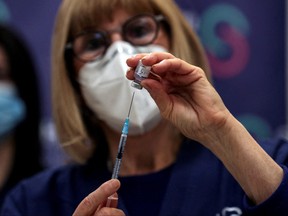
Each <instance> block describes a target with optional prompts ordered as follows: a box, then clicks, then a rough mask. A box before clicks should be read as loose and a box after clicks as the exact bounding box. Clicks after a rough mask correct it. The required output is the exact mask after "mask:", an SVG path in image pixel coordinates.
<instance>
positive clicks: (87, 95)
mask: <svg viewBox="0 0 288 216" xmlns="http://www.w3.org/2000/svg"><path fill="white" fill-rule="evenodd" d="M155 51H165V49H164V48H162V47H160V46H157V45H148V46H145V47H133V46H131V45H130V44H129V43H127V42H123V41H118V42H115V43H113V44H112V45H111V46H110V47H109V49H108V50H107V53H106V54H105V56H104V57H103V58H102V59H100V60H98V61H95V62H91V63H86V64H85V65H84V66H83V67H82V68H81V70H80V74H79V80H78V81H79V83H80V85H81V90H82V93H83V97H84V99H85V101H86V103H87V105H88V106H89V108H90V109H92V110H93V111H94V112H95V113H96V115H97V117H98V118H99V119H101V120H103V121H104V122H105V123H106V124H107V125H109V126H110V127H111V128H112V129H114V130H116V131H117V132H121V130H122V126H123V123H124V120H125V118H126V117H127V115H128V109H129V105H130V102H131V97H132V94H133V92H134V91H136V93H135V97H134V101H133V105H132V109H131V112H130V127H129V134H131V135H137V134H143V133H145V132H146V131H148V130H150V129H152V128H153V127H154V126H156V124H157V123H159V121H160V119H161V116H160V112H159V109H158V107H157V106H156V104H155V102H154V100H153V99H152V98H151V97H150V95H149V93H148V92H147V91H146V90H145V89H143V90H141V91H139V90H135V88H133V87H131V81H130V80H128V79H127V78H126V71H127V69H128V66H127V65H126V60H127V58H128V57H130V56H131V55H134V54H136V53H142V52H143V53H150V52H155Z"/></svg>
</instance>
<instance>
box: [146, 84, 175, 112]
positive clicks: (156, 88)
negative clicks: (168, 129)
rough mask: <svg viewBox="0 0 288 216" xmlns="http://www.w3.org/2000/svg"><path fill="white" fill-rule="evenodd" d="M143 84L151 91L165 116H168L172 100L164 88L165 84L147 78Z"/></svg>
mask: <svg viewBox="0 0 288 216" xmlns="http://www.w3.org/2000/svg"><path fill="white" fill-rule="evenodd" d="M141 85H142V86H143V87H144V88H145V89H146V90H147V91H148V92H149V94H150V95H151V97H152V98H153V99H154V101H155V103H156V104H157V106H158V108H159V110H160V113H161V114H162V116H163V117H164V118H168V116H169V113H170V112H171V110H172V106H173V104H172V102H171V100H170V98H169V95H168V94H167V93H166V92H165V90H164V89H163V86H162V85H161V84H160V83H159V82H158V81H156V80H153V79H146V80H143V81H142V82H141Z"/></svg>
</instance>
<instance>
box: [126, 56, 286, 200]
mask: <svg viewBox="0 0 288 216" xmlns="http://www.w3.org/2000/svg"><path fill="white" fill-rule="evenodd" d="M140 59H142V63H143V64H144V65H146V66H152V69H151V70H152V73H153V74H155V75H154V76H152V75H153V74H152V75H151V76H149V78H151V79H149V78H148V79H145V80H143V81H142V82H141V85H142V86H143V87H144V88H146V89H147V90H148V91H149V93H150V95H151V97H152V98H153V99H154V100H155V102H156V103H157V105H158V107H159V109H160V112H161V114H162V116H163V117H164V118H166V119H168V120H169V121H171V122H172V123H173V124H174V125H175V126H176V127H177V128H178V129H179V130H180V131H181V132H182V133H183V134H184V135H185V136H186V137H188V138H190V139H193V140H197V141H199V142H200V143H201V144H202V145H204V146H205V147H207V148H209V149H210V150H211V151H212V152H213V153H214V154H215V155H216V156H217V157H218V158H219V159H220V160H221V161H222V162H223V164H224V165H225V167H226V168H227V169H228V170H229V172H230V173H231V174H232V175H233V176H234V177H235V179H236V180H237V181H238V183H239V184H240V185H241V186H242V188H243V190H244V191H245V192H246V194H247V195H248V197H249V198H250V199H251V200H252V201H253V202H254V203H256V204H257V203H260V202H263V201H264V200H265V199H267V198H268V197H269V196H271V194H272V193H273V192H274V191H275V190H276V188H277V187H278V186H279V184H280V182H281V181H282V178H283V170H282V168H281V167H280V166H279V165H278V164H277V163H276V162H275V161H273V159H272V158H271V157H270V156H269V155H268V154H267V153H266V152H265V151H264V150H263V149H262V148H261V147H260V145H258V143H257V142H256V141H255V140H254V138H253V137H252V136H251V135H250V134H249V133H248V131H247V130H246V129H245V128H244V127H243V125H242V124H241V123H240V122H239V121H238V120H237V119H236V118H235V117H234V116H233V115H231V113H230V112H229V111H228V109H227V108H226V107H225V105H224V103H223V102H222V100H221V98H220V96H219V94H218V93H217V92H216V91H215V89H214V88H213V87H212V85H211V84H210V82H209V81H208V79H207V78H206V76H205V73H204V71H203V70H202V69H200V68H199V67H196V66H194V65H191V64H189V63H187V62H185V61H183V60H181V59H178V58H176V57H174V56H173V55H171V54H169V53H151V54H139V55H136V56H133V57H131V58H129V59H128V60H127V65H128V66H130V67H131V68H130V70H128V72H127V78H128V79H131V80H133V79H134V70H135V67H136V66H137V64H138V61H139V60H140Z"/></svg>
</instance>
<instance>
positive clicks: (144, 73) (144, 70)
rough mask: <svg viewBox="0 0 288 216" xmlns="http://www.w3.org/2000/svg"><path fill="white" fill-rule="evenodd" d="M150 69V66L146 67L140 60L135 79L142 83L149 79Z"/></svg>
mask: <svg viewBox="0 0 288 216" xmlns="http://www.w3.org/2000/svg"><path fill="white" fill-rule="evenodd" d="M150 69H151V67H150V66H144V65H143V64H142V61H141V60H140V61H139V63H138V65H137V67H136V70H135V79H136V80H139V81H141V80H143V79H145V78H147V77H148V76H149V73H150Z"/></svg>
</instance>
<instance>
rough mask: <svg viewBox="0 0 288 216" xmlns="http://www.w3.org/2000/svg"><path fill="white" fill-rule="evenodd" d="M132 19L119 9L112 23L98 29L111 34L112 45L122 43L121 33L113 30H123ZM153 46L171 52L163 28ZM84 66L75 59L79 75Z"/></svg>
mask: <svg viewBox="0 0 288 216" xmlns="http://www.w3.org/2000/svg"><path fill="white" fill-rule="evenodd" d="M131 17H133V16H132V15H130V14H129V13H127V12H125V11H124V10H121V9H118V10H115V12H114V14H113V17H112V18H113V19H112V21H110V20H109V21H108V20H106V21H104V22H103V23H102V24H101V25H100V26H98V28H99V29H101V30H104V31H107V32H111V33H110V34H109V36H110V41H111V43H113V42H116V41H121V40H123V38H122V35H121V33H120V32H116V31H113V30H115V29H119V28H121V27H122V26H123V24H124V23H125V22H126V21H127V20H128V19H130V18H131ZM83 30H84V29H83ZM152 44H157V45H160V46H162V47H165V48H166V49H167V50H169V48H170V47H169V37H168V35H167V33H166V32H165V30H164V29H163V28H162V27H160V30H159V32H158V35H157V38H156V39H155V40H154V41H153V43H152ZM84 64H85V62H83V61H81V60H79V59H77V58H74V67H75V71H76V72H77V74H78V72H79V70H80V68H81V67H82V66H83V65H84Z"/></svg>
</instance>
